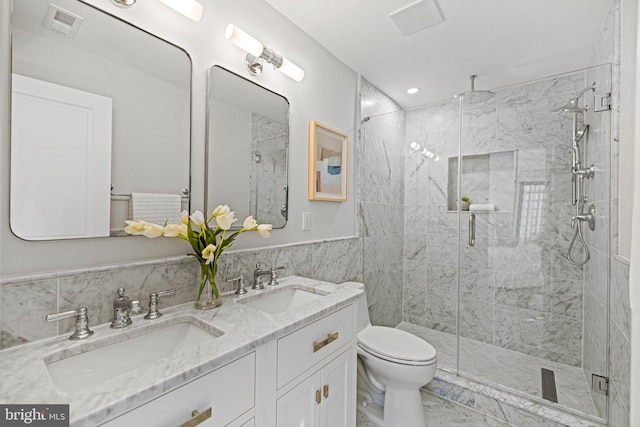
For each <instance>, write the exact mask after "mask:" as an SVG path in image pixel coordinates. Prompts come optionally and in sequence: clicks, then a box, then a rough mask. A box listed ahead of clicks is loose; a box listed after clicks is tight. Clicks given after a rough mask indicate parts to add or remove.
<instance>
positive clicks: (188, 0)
mask: <svg viewBox="0 0 640 427" xmlns="http://www.w3.org/2000/svg"><path fill="white" fill-rule="evenodd" d="M160 3H164V4H165V5H167V6H169V7H170V8H171V9H173V10H175V11H176V12H178V13H181V14H182V15H184V16H186V17H187V18H189V19H191V20H192V21H195V22H199V21H200V19H201V18H202V12H203V11H204V9H203V7H202V4H200V3H199V2H198V1H197V0H160Z"/></svg>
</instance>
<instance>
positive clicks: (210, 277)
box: [193, 262, 222, 310]
mask: <svg viewBox="0 0 640 427" xmlns="http://www.w3.org/2000/svg"><path fill="white" fill-rule="evenodd" d="M217 270H218V269H217V265H216V263H215V262H214V263H211V264H204V263H201V264H200V282H199V283H198V289H197V292H196V301H195V303H194V304H193V307H194V308H195V309H196V310H210V309H212V308H217V307H220V306H221V305H222V298H220V292H219V291H218V287H217V286H216V271H217Z"/></svg>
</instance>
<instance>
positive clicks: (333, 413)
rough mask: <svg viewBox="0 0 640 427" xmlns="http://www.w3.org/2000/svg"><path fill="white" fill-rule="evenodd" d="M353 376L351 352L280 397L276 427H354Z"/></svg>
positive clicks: (343, 354)
mask: <svg viewBox="0 0 640 427" xmlns="http://www.w3.org/2000/svg"><path fill="white" fill-rule="evenodd" d="M352 373H353V351H352V350H350V349H349V350H347V351H345V352H344V353H342V354H340V355H339V356H338V357H337V358H335V359H333V360H332V361H330V362H329V363H328V364H327V365H325V366H324V367H323V368H321V369H320V370H319V371H317V372H315V373H314V374H312V375H311V376H309V377H307V378H305V379H304V380H302V382H301V383H299V384H296V385H295V386H294V387H293V388H292V389H291V390H288V391H286V392H285V393H284V394H283V395H282V396H281V397H280V398H278V400H277V403H276V414H277V415H276V417H277V421H276V425H277V426H310V427H319V426H323V427H334V426H349V425H353V424H351V421H350V420H351V418H352V417H351V411H352V410H353V402H352V401H353V398H352V396H351V395H352V394H353V392H352V390H353V387H352V386H351V381H350V379H351V376H352Z"/></svg>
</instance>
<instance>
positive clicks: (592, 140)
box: [359, 64, 611, 420]
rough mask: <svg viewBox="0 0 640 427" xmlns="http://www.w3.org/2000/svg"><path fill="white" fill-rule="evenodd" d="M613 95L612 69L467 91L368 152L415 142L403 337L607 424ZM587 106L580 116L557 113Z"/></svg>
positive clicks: (407, 170)
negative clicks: (604, 380)
mask: <svg viewBox="0 0 640 427" xmlns="http://www.w3.org/2000/svg"><path fill="white" fill-rule="evenodd" d="M592 86H593V89H588V90H585V88H590V87H592ZM581 91H583V92H582V94H580V92H581ZM610 92H611V66H610V65H608V64H607V65H602V66H598V67H593V68H589V69H584V70H578V71H575V72H570V73H566V74H562V75H557V76H552V77H549V78H542V79H539V80H535V81H531V82H525V83H522V84H518V85H515V86H510V87H506V88H501V89H496V90H493V91H492V93H489V92H488V91H472V92H467V93H465V94H462V95H461V96H457V97H456V98H455V99H454V100H453V102H452V100H446V101H443V102H441V103H436V104H432V105H428V106H425V107H420V108H416V109H412V110H407V111H404V116H403V120H402V121H401V122H399V121H398V119H397V116H398V112H394V113H392V114H389V115H385V114H381V115H378V116H371V117H370V119H367V120H368V121H369V123H363V126H362V129H363V134H362V140H363V143H364V144H363V146H364V148H363V150H365V151H366V150H367V149H369V147H370V145H369V142H370V141H371V139H375V138H376V136H375V135H374V134H373V132H372V130H373V129H381V128H384V127H385V126H384V125H383V123H385V122H386V123H387V127H388V126H395V128H396V130H398V131H399V132H400V133H401V134H403V144H404V147H403V151H404V160H405V161H404V183H403V186H404V199H403V200H402V207H403V209H404V218H405V220H404V241H403V255H402V256H403V264H402V275H403V299H402V306H401V317H402V322H401V323H400V325H399V326H398V327H400V328H402V329H405V330H408V331H410V332H413V333H415V334H417V335H419V336H422V337H424V338H425V339H426V340H427V341H429V342H430V343H431V344H432V345H433V346H434V347H435V348H436V350H437V351H438V367H439V368H440V369H445V370H448V371H450V372H452V373H455V374H456V375H459V376H463V377H467V378H469V379H471V380H475V381H478V382H481V383H483V384H489V385H490V386H492V387H495V388H496V389H498V390H503V391H508V392H509V393H512V394H513V395H515V396H520V397H523V398H526V399H530V400H532V401H534V402H536V403H542V404H544V405H550V406H552V407H555V408H561V409H562V410H565V411H568V412H572V413H575V414H579V415H582V416H587V417H590V418H593V419H600V420H602V419H606V418H607V406H606V405H607V400H606V395H604V394H601V393H599V392H598V391H597V390H595V389H597V388H598V384H599V383H598V379H599V378H600V377H607V376H608V372H607V369H608V354H609V351H608V348H607V343H608V338H607V331H608V328H607V325H608V323H607V322H608V306H609V305H608V298H609V297H608V289H609V286H608V277H609V275H608V269H609V265H608V259H609V251H610V212H611V190H610V185H611V177H610V170H611V168H610V162H611V159H610V156H611V154H610V144H611V112H610V110H609V109H608V106H607V105H606V102H605V101H606V99H607V95H608V94H609V93H610ZM578 94H580V95H579V96H577V95H578ZM576 98H577V101H575V102H574V104H575V106H576V107H577V108H576V109H575V111H558V110H559V109H561V108H562V107H563V106H565V105H566V104H567V102H568V101H571V100H574V99H576ZM392 116H393V118H391V117H392ZM370 122H374V123H373V126H370V125H371V123H370ZM398 123H401V125H402V129H400V127H399V126H398ZM359 158H362V153H360V157H359ZM576 160H577V162H576ZM364 191H366V189H365V190H364ZM366 197H367V196H366V195H362V196H361V200H363V198H364V199H366ZM463 198H464V200H463ZM362 206H363V210H365V211H366V209H368V208H370V206H368V204H367V203H365V204H363V205H362ZM590 208H591V209H590ZM365 216H366V214H365ZM592 223H595V227H594V229H593V230H592V229H591V227H590V225H591V224H592ZM369 228H371V227H369ZM365 242H366V236H365ZM583 242H584V243H583ZM570 248H571V252H569V250H570ZM366 249H367V245H366V243H365V259H366V255H367V254H366ZM569 253H570V255H571V261H570V260H569V257H568V254H569ZM585 260H586V262H584V263H583V261H585ZM365 263H366V262H365ZM369 270H370V268H369V269H368V268H367V265H365V281H367V279H368V276H367V273H368V271H369ZM369 277H371V276H369ZM376 289H378V288H376ZM367 292H369V290H367ZM378 292H379V291H378ZM387 310H388V311H389V312H395V311H394V310H396V307H394V306H393V307H392V306H389V307H387ZM375 317H376V316H375V315H374V316H372V319H373V320H374V322H375V321H376V318H375ZM378 323H383V324H384V323H388V324H391V323H393V322H391V321H390V320H389V319H381V322H378ZM393 326H395V325H393ZM594 386H595V387H594Z"/></svg>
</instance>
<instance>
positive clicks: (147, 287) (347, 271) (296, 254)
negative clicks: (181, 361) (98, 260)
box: [0, 237, 363, 349]
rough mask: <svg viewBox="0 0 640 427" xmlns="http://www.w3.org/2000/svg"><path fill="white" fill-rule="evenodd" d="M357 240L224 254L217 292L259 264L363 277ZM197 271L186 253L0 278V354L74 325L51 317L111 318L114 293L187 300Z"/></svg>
mask: <svg viewBox="0 0 640 427" xmlns="http://www.w3.org/2000/svg"><path fill="white" fill-rule="evenodd" d="M362 245H363V244H362V239H360V238H355V237H354V238H345V239H337V240H326V241H317V242H310V243H304V244H295V245H286V246H273V247H267V248H261V249H259V250H238V251H234V250H229V251H226V252H225V253H224V254H223V255H222V258H221V259H220V265H219V268H218V275H217V283H218V286H219V288H220V290H221V292H223V293H224V292H229V291H232V290H233V289H234V288H233V286H232V285H231V284H229V283H227V282H226V281H225V280H224V279H225V278H230V277H234V276H237V275H239V274H244V275H245V277H247V286H248V287H250V286H251V285H252V282H253V274H252V273H253V269H254V268H255V265H256V263H261V264H262V265H263V268H270V267H271V266H284V267H285V270H284V271H283V272H282V273H281V276H290V275H298V276H304V277H310V278H314V279H318V280H325V281H329V282H336V283H341V282H344V281H347V280H356V281H362V280H363V258H362V254H363V251H362ZM198 276H199V267H198V264H197V262H196V261H195V260H194V259H193V258H192V257H189V256H180V257H175V258H168V259H159V260H153V261H145V262H135V263H130V264H121V265H112V266H103V267H96V268H86V269H82V270H71V271H59V272H55V273H51V274H38V275H32V276H20V277H12V278H4V279H2V280H1V281H0V349H3V348H8V347H12V346H16V345H20V344H24V343H27V342H31V341H36V340H39V339H43V338H48V337H52V336H56V335H67V334H70V333H71V332H72V330H73V325H74V321H73V320H72V319H66V320H62V321H59V322H57V323H56V322H54V323H47V322H45V320H44V319H45V316H46V315H47V314H50V313H56V312H60V311H67V310H73V309H77V308H79V307H87V309H88V315H89V322H90V325H97V324H102V323H107V322H110V321H111V317H112V315H113V312H112V302H113V299H114V298H115V297H116V293H117V289H118V288H120V287H123V288H125V290H126V295H128V296H129V297H130V298H133V299H140V301H141V302H142V304H143V305H144V306H145V308H147V307H148V300H149V294H150V293H151V292H157V291H162V290H165V289H171V288H176V289H177V292H176V295H175V296H172V297H162V298H161V299H160V307H161V309H162V307H169V306H173V305H177V304H182V303H185V302H189V301H192V300H193V299H194V298H195V292H196V289H197V284H198Z"/></svg>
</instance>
